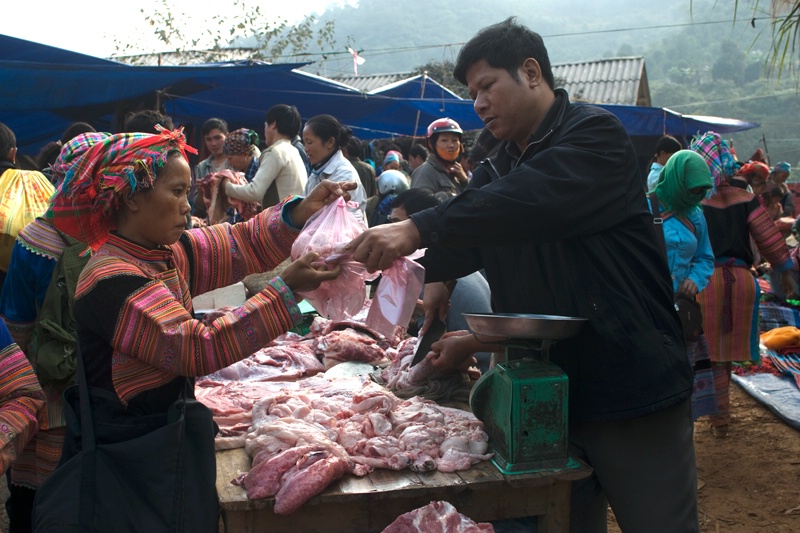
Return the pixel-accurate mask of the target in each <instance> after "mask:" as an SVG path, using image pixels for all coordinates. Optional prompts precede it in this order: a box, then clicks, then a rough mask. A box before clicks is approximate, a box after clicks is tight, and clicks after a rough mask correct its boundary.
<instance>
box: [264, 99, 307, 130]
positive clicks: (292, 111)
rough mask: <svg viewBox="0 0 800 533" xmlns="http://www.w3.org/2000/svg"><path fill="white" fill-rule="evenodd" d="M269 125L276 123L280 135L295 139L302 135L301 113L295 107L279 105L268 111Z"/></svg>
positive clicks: (267, 119)
mask: <svg viewBox="0 0 800 533" xmlns="http://www.w3.org/2000/svg"><path fill="white" fill-rule="evenodd" d="M266 121H267V124H272V123H273V122H274V123H275V127H276V128H277V130H278V133H280V134H281V135H285V136H286V137H289V138H290V139H294V138H295V137H296V136H297V135H298V134H299V133H300V122H301V121H300V111H298V110H297V108H296V107H295V106H293V105H286V104H278V105H274V106H272V107H270V108H269V110H267V118H266Z"/></svg>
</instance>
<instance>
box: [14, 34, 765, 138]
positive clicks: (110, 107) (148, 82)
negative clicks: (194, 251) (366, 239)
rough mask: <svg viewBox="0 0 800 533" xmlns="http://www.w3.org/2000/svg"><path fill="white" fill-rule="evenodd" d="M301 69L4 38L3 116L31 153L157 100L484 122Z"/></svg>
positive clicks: (466, 106) (669, 128)
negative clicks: (111, 53)
mask: <svg viewBox="0 0 800 533" xmlns="http://www.w3.org/2000/svg"><path fill="white" fill-rule="evenodd" d="M302 66H304V64H267V63H261V62H227V63H213V64H203V65H192V66H182V67H142V66H130V65H124V64H121V63H117V62H114V61H107V60H104V59H98V58H94V57H91V56H86V55H83V54H77V53H74V52H69V51H66V50H61V49H59V48H53V47H50V46H45V45H41V44H37V43H32V42H29V41H24V40H22V39H15V38H13V37H8V36H3V35H0V122H3V123H5V124H7V125H8V126H9V127H10V128H11V129H12V130H13V131H14V133H15V134H16V136H17V145H18V146H19V148H20V151H21V152H22V153H28V154H33V153H35V152H36V151H38V149H39V148H40V147H41V146H42V145H44V144H45V143H47V142H48V141H51V140H56V139H58V138H59V137H60V136H61V133H62V132H63V131H64V130H65V129H66V128H67V126H69V124H70V123H72V122H74V121H86V122H90V123H91V124H92V125H94V126H95V127H96V128H97V129H99V130H106V131H116V130H117V128H118V125H119V123H120V122H121V118H122V116H123V115H124V114H125V113H126V112H128V111H130V110H137V109H139V108H142V107H146V108H153V107H154V106H156V105H160V106H163V108H164V110H165V111H166V113H167V114H169V115H170V116H171V117H172V119H173V121H174V122H175V124H176V125H183V126H187V130H188V131H189V132H190V133H191V132H192V131H199V128H200V125H201V124H202V123H203V122H204V121H205V120H206V119H207V118H209V117H220V118H224V119H225V120H226V121H227V122H228V124H229V126H230V127H231V128H233V129H235V128H241V127H248V128H251V129H253V130H255V131H257V132H259V133H261V132H262V131H263V123H264V122H263V121H264V113H265V111H266V110H267V109H268V108H269V107H271V106H272V105H274V104H278V103H287V104H293V105H296V106H297V108H298V109H299V110H300V113H301V115H302V117H303V119H304V120H307V119H309V118H311V117H312V116H314V115H318V114H323V113H328V114H331V115H334V116H335V117H337V118H338V119H339V120H340V121H341V122H342V123H343V124H347V125H348V126H350V127H351V128H352V129H353V131H354V133H355V134H356V135H357V136H359V137H361V138H363V139H369V138H385V137H394V136H401V135H420V134H422V132H424V131H425V128H426V127H427V125H428V124H429V123H430V122H432V121H433V120H435V119H437V118H440V117H443V116H447V117H450V118H452V119H454V120H456V121H457V122H458V123H459V124H460V125H461V127H462V128H464V129H465V130H470V129H479V128H481V127H482V126H483V124H482V123H481V121H480V119H479V118H478V117H477V115H476V114H475V111H474V110H473V108H472V102H471V101H470V100H464V99H461V98H459V97H458V96H456V95H455V94H454V93H452V92H451V91H449V90H447V89H446V88H444V87H442V86H441V85H439V84H438V83H436V82H435V81H433V80H431V79H430V78H429V77H427V76H415V77H413V78H409V79H407V80H403V81H401V82H398V83H394V84H392V85H389V86H386V87H382V88H380V89H377V90H374V91H372V92H370V93H362V92H360V91H358V90H356V89H354V88H352V87H349V86H347V85H344V84H341V83H338V82H335V81H333V80H329V79H326V78H322V77H319V76H315V75H313V74H308V73H306V72H303V71H301V70H299V68H300V67H302ZM423 88H424V89H423ZM602 107H605V108H606V109H608V110H609V111H611V112H612V113H614V114H615V115H617V116H618V117H619V118H620V120H621V121H622V123H623V124H624V125H625V127H626V129H627V130H628V132H629V134H630V135H631V136H637V135H643V136H644V135H648V136H660V135H662V134H664V133H668V134H672V135H678V136H686V135H693V134H695V133H698V132H702V131H706V130H714V131H717V132H720V133H730V132H734V131H741V130H745V129H750V128H754V127H757V126H758V125H757V124H754V123H751V122H743V121H737V120H730V119H720V118H716V117H691V116H684V115H680V114H679V113H675V112H673V111H670V110H667V109H661V108H643V107H634V106H611V105H608V106H602ZM190 142H193V143H194V144H199V139H198V138H197V137H195V138H191V135H190Z"/></svg>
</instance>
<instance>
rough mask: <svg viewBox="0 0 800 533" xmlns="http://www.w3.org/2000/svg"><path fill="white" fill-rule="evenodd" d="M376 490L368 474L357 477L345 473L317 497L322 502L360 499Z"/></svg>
mask: <svg viewBox="0 0 800 533" xmlns="http://www.w3.org/2000/svg"><path fill="white" fill-rule="evenodd" d="M377 490H378V489H377V488H375V484H374V483H373V482H372V480H371V479H370V478H369V476H363V477H357V476H353V475H351V474H345V476H344V477H343V478H342V479H340V480H339V481H337V482H335V483H333V484H331V486H329V487H328V488H327V489H325V490H324V491H323V492H322V493H321V494H320V495H319V497H320V501H321V502H323V503H325V502H347V501H351V500H355V501H360V500H362V499H363V498H364V496H365V495H368V494H372V493H374V492H377Z"/></svg>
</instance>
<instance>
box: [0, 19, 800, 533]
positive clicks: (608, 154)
mask: <svg viewBox="0 0 800 533" xmlns="http://www.w3.org/2000/svg"><path fill="white" fill-rule="evenodd" d="M454 74H455V77H456V79H458V80H459V81H460V82H461V83H463V84H464V85H466V86H467V87H468V89H469V91H470V96H471V97H472V98H473V99H474V101H475V102H474V106H475V111H476V112H477V114H478V115H479V116H480V118H481V119H482V120H483V121H484V123H485V125H486V127H485V130H484V131H483V132H481V134H480V135H479V136H478V138H477V139H476V140H475V143H474V147H473V149H472V150H471V151H468V150H467V149H466V147H465V138H464V137H465V132H464V131H463V130H462V128H461V127H460V126H459V124H458V123H456V122H455V121H454V120H452V119H450V118H448V117H441V118H440V119H437V120H435V121H433V122H432V123H431V124H430V125H429V126H428V128H427V133H426V136H425V138H424V139H415V140H413V141H412V142H411V143H409V144H407V145H405V146H404V147H403V148H401V147H400V146H398V145H397V144H395V143H394V142H393V141H371V142H364V141H362V140H360V139H357V138H356V137H354V136H353V134H352V131H351V130H350V128H348V127H347V126H345V125H343V124H341V123H340V122H339V121H338V120H337V119H336V118H335V117H334V116H332V115H317V116H313V117H310V118H308V119H307V120H305V121H303V120H302V119H301V114H300V111H299V110H298V109H297V108H296V107H294V106H291V105H287V104H276V105H274V106H272V107H270V108H269V109H268V110H266V112H265V121H264V131H263V136H262V135H260V134H259V133H258V132H256V131H253V130H251V129H248V128H238V129H234V130H232V131H231V130H230V129H229V125H228V123H227V122H226V121H225V120H224V119H223V118H220V117H213V118H209V119H208V120H206V121H205V123H204V124H203V125H202V127H201V128H200V129H199V138H198V141H199V143H200V144H201V146H200V152H201V154H202V157H196V155H197V150H196V149H195V148H193V147H191V146H189V144H187V141H186V138H185V137H184V134H183V131H182V129H181V128H177V129H176V128H175V127H174V126H173V124H172V121H171V119H170V118H169V117H168V116H165V115H163V114H161V113H159V112H156V111H146V112H142V113H137V114H134V115H132V116H131V117H129V118H128V120H126V121H125V124H124V127H123V128H122V130H121V131H120V132H118V133H106V132H96V131H94V128H92V127H91V125H89V124H86V123H76V124H75V125H74V126H72V127H71V128H70V129H69V130H67V131H66V132H65V133H64V135H63V136H62V138H61V139H60V140H58V141H54V142H53V143H52V145H48V146H46V147H45V149H43V151H42V152H41V154H40V157H39V158H38V159H37V160H36V161H35V163H33V164H34V165H35V168H36V170H38V171H41V172H33V175H34V176H35V178H31V179H30V182H31V183H35V184H36V185H35V186H36V187H39V188H40V189H42V188H43V190H44V191H45V192H44V193H42V194H46V195H47V199H48V202H47V203H46V205H44V206H43V207H42V208H41V209H40V211H39V212H38V213H37V214H38V216H37V217H36V218H35V219H32V220H29V221H26V224H24V225H23V226H22V227H19V228H18V229H17V232H16V233H15V234H13V235H10V238H11V239H12V240H13V242H14V246H13V250H11V252H10V254H9V258H8V259H7V260H6V261H5V264H0V270H2V272H3V274H4V276H5V279H4V283H3V286H2V293H0V317H2V318H3V323H0V375H1V376H2V378H1V379H2V381H0V418H2V424H0V446H2V448H1V449H0V451H1V452H2V455H0V459H2V462H0V465H2V468H3V470H4V471H6V475H7V478H8V483H9V489H10V494H11V496H10V498H9V501H8V502H7V503H6V507H7V511H8V514H9V518H10V525H11V529H10V531H11V532H12V533H17V532H29V531H32V530H33V529H34V527H33V521H32V520H33V517H34V516H35V513H34V508H35V500H36V493H37V491H38V490H39V489H40V487H42V485H43V484H44V483H45V482H46V480H47V479H48V478H49V477H50V476H52V475H53V473H54V472H55V471H56V470H57V469H58V467H59V465H63V464H65V463H66V462H68V461H69V460H70V459H71V458H73V457H76V456H78V455H79V454H80V453H81V451H82V445H81V440H80V435H79V434H76V433H75V430H74V428H72V427H71V426H70V424H68V423H67V418H68V417H67V413H68V412H69V410H70V409H72V410H73V411H74V412H77V413H79V412H80V406H78V405H76V404H74V403H70V401H68V399H67V397H66V396H64V392H65V390H66V388H67V387H68V386H69V385H70V383H71V382H73V381H74V380H85V383H86V384H87V385H88V386H89V387H91V388H92V389H93V390H99V391H103V393H102V398H103V400H102V401H103V402H107V403H108V405H107V406H106V407H105V408H104V409H102V410H99V412H98V416H99V417H101V418H100V420H101V422H108V423H110V424H119V425H120V427H122V426H125V427H126V428H127V429H126V431H128V432H134V433H135V431H136V429H135V428H136V427H137V423H138V421H139V420H141V418H140V417H147V416H150V415H153V414H165V413H167V412H169V411H170V409H171V406H172V405H173V404H174V403H175V402H176V401H179V400H181V399H185V398H186V397H192V396H193V392H192V388H193V387H192V386H193V379H194V378H195V377H198V376H203V375H207V374H210V373H212V372H215V371H217V370H219V369H221V368H224V367H226V366H228V365H230V364H232V363H234V362H236V361H238V360H240V359H242V358H243V357H246V356H247V355H249V354H250V353H252V352H254V351H256V350H258V349H259V348H260V347H262V346H263V345H265V344H266V343H268V342H269V341H270V340H272V339H273V338H275V337H276V336H278V335H280V334H282V333H284V332H286V331H288V330H289V329H291V328H292V327H294V326H295V325H296V324H297V323H298V322H299V321H300V320H301V315H300V312H299V308H298V301H299V297H297V296H296V293H297V291H307V290H311V289H314V288H316V287H317V286H319V285H320V283H322V282H324V281H326V280H330V279H333V278H335V277H336V276H337V275H338V273H339V270H338V268H337V267H332V268H331V267H328V266H326V265H320V264H319V263H318V262H317V261H316V259H317V256H316V254H314V253H309V254H306V255H305V256H303V257H301V258H299V259H298V260H296V261H293V262H290V263H289V262H287V261H286V260H287V257H288V256H289V252H290V249H291V245H292V242H293V241H294V239H295V237H296V236H297V235H298V233H299V231H300V230H301V229H302V227H303V225H304V224H305V222H306V221H307V220H308V219H309V218H310V217H311V216H312V215H313V214H314V213H316V212H317V211H319V210H320V209H321V208H323V207H324V206H325V205H327V204H329V203H330V202H332V201H335V200H336V199H338V198H339V197H344V198H345V199H347V200H348V201H349V202H350V204H349V205H350V206H351V210H352V213H353V215H354V216H356V217H357V218H360V219H361V220H362V221H363V222H364V224H365V225H366V226H368V227H369V229H367V230H366V231H365V232H364V233H362V234H361V235H360V236H359V237H357V238H356V239H354V240H353V241H352V242H350V243H349V244H348V245H347V246H348V249H349V251H350V252H352V255H353V258H354V259H355V260H356V261H359V262H362V263H364V264H365V265H366V267H367V268H368V269H370V270H372V271H377V270H382V269H385V268H387V267H388V266H389V265H391V264H392V262H393V261H394V260H395V259H397V258H399V257H402V256H406V255H409V254H411V253H412V252H415V251H416V250H418V249H422V248H424V249H426V251H425V254H424V256H422V257H421V258H420V259H419V262H420V263H421V264H422V265H423V266H424V267H425V269H426V274H425V275H426V279H425V281H426V285H425V289H424V291H423V293H422V294H421V295H420V312H419V313H418V315H417V317H416V324H408V325H403V326H406V327H409V328H410V330H412V331H413V330H417V331H419V332H424V331H425V330H426V329H427V327H428V326H429V325H430V324H431V322H432V320H433V319H434V317H437V316H438V318H440V319H442V320H444V321H445V322H446V324H447V329H448V333H447V334H446V335H445V336H444V337H443V338H442V339H441V340H440V341H438V342H436V343H434V345H433V348H432V351H431V352H430V353H429V354H428V358H429V359H430V360H431V363H432V365H433V367H434V368H436V369H437V370H439V371H447V370H453V369H462V368H464V367H465V366H469V365H472V364H474V363H475V358H476V354H477V362H478V365H479V367H480V368H481V370H484V371H485V370H486V369H488V367H489V364H490V362H489V354H488V353H485V350H486V346H485V344H483V343H481V342H478V341H477V339H476V338H475V337H474V336H473V335H469V334H468V333H469V332H468V331H466V330H467V328H466V324H465V323H464V321H463V318H462V317H461V316H460V314H461V312H462V311H472V312H492V311H494V312H506V313H533V314H544V315H561V316H574V317H582V318H587V319H588V321H589V325H588V326H587V327H586V328H585V329H584V330H582V331H581V332H580V333H579V334H578V335H577V336H576V337H575V338H573V339H568V340H565V341H563V342H560V343H558V344H557V345H555V346H554V347H553V348H551V352H550V358H551V360H552V361H553V362H554V363H556V364H558V365H559V366H560V367H561V368H562V369H563V370H564V371H565V373H566V374H567V375H568V377H569V386H570V391H569V409H570V410H569V439H570V453H571V454H572V455H573V456H574V457H576V458H578V459H581V460H582V461H584V462H585V463H587V464H588V465H590V466H591V467H592V469H593V473H592V475H591V476H590V477H589V478H587V479H585V480H581V481H577V482H575V483H574V484H573V493H572V499H571V522H570V523H571V530H572V531H580V532H592V531H605V527H606V525H605V524H606V511H607V508H608V506H609V505H610V506H611V507H612V508H613V510H614V512H615V515H616V517H617V521H618V523H619V524H620V527H621V528H622V529H623V531H634V532H636V531H642V532H644V531H647V532H652V531H670V532H671V531H698V530H699V525H698V517H697V484H696V468H695V458H694V447H693V446H694V445H693V438H692V435H693V431H694V422H695V421H696V420H697V419H698V418H700V417H708V420H709V422H710V428H711V431H712V432H713V434H714V436H716V437H720V438H721V437H724V436H726V435H727V433H728V424H729V420H730V405H729V395H728V390H729V383H730V373H731V368H732V364H733V363H736V362H745V361H752V360H757V359H758V357H759V348H758V306H759V298H760V294H761V292H760V290H761V289H760V287H761V286H762V284H760V283H759V280H758V279H757V278H758V277H762V278H764V277H767V278H769V279H770V281H771V284H772V288H773V289H774V290H775V292H776V293H779V294H780V295H781V297H782V298H789V297H794V296H796V295H797V292H798V291H797V282H796V272H797V271H798V248H796V247H795V248H790V247H789V245H788V244H787V238H788V237H790V236H791V232H792V228H793V227H794V226H795V225H796V224H795V216H796V211H795V206H794V202H793V194H792V192H791V190H789V188H788V186H787V185H786V181H787V178H788V177H789V176H790V173H791V165H790V164H788V163H786V162H779V163H777V164H775V165H774V166H772V167H770V166H769V164H768V161H767V160H766V158H765V157H764V155H763V153H761V152H760V151H756V152H755V153H754V154H753V156H751V158H750V159H749V160H746V161H738V160H737V157H736V154H735V153H734V152H733V151H732V150H731V148H730V147H729V146H728V144H727V142H726V141H725V140H724V139H722V138H721V137H720V136H719V135H718V134H715V133H713V132H708V133H707V134H705V135H699V136H697V137H696V138H694V139H692V140H691V141H690V142H681V141H679V140H678V139H676V138H674V137H670V136H665V137H664V138H662V139H660V140H659V141H658V144H657V145H656V147H655V150H654V154H653V159H652V162H651V163H652V164H651V166H650V168H649V169H646V172H643V171H642V169H641V168H640V167H639V164H638V159H637V155H636V153H635V151H634V148H633V145H632V143H631V141H630V139H629V138H628V135H627V133H626V132H625V130H624V128H623V126H622V124H621V123H620V122H619V120H617V119H616V118H615V117H614V116H613V115H611V114H610V113H608V112H606V111H603V110H601V109H600V108H597V107H593V106H587V105H575V104H573V103H572V102H571V101H570V99H569V95H568V94H567V93H566V92H565V91H564V90H563V89H559V88H557V87H556V85H555V80H554V78H553V74H552V69H551V66H550V62H549V58H548V52H547V49H546V47H545V46H544V43H543V41H542V39H541V37H540V36H539V35H538V34H536V33H535V32H532V31H531V30H529V29H528V28H526V27H524V26H521V25H519V24H518V23H517V22H516V21H515V20H513V19H509V20H506V21H505V22H502V23H499V24H496V25H493V26H489V27H487V28H485V29H483V30H481V32H479V33H478V34H477V35H476V36H475V37H473V39H472V40H470V41H469V42H468V43H467V44H466V45H465V46H464V47H463V48H462V50H461V52H460V53H459V56H458V60H457V62H456V65H455V73H454ZM378 162H379V163H380V164H378ZM17 163H18V162H17V157H16V145H15V140H14V135H13V132H11V131H10V130H8V128H6V127H5V126H4V125H2V124H0V172H2V176H0V182H2V180H6V179H9V178H10V177H11V174H9V175H8V176H7V175H6V174H7V173H9V172H10V171H13V172H12V173H13V174H14V178H15V179H20V178H19V176H18V175H17V171H18V168H17V167H18V164H17ZM39 175H41V176H42V178H39ZM23 177H24V176H23ZM41 179H43V180H44V183H46V184H47V185H50V187H51V188H50V189H47V188H46V187H44V186H42V185H41V184H40V183H41V182H40V181H36V180H41ZM23 181H24V180H23ZM32 186H33V185H32ZM54 191H55V192H54ZM53 192H54V193H53ZM50 195H52V197H50ZM74 240H77V241H78V242H79V243H82V245H83V246H84V248H85V250H86V251H85V254H84V256H85V257H86V258H87V259H88V263H86V266H85V267H84V268H83V270H82V272H81V274H80V278H79V280H78V281H77V285H76V286H75V288H74V295H72V297H73V298H74V304H73V305H71V306H70V312H71V313H72V314H73V315H74V326H75V335H76V337H77V346H79V347H80V349H79V350H78V353H79V354H80V355H79V357H80V360H81V361H82V366H81V367H79V370H78V373H77V374H76V375H75V376H73V377H71V378H70V379H67V380H52V379H51V380H48V379H45V378H44V377H43V376H42V374H41V373H37V374H39V375H38V380H37V379H36V375H37V374H35V373H34V369H35V368H36V365H37V358H36V355H37V349H38V348H37V342H35V341H34V342H32V339H31V337H32V335H33V331H34V328H35V326H36V325H37V323H38V320H39V318H40V312H41V309H42V306H43V301H44V298H45V295H46V293H47V290H48V288H49V286H50V283H51V278H52V276H53V273H54V271H55V269H56V267H57V265H58V264H59V260H60V258H61V257H62V254H63V252H64V250H65V249H66V248H67V247H68V246H70V245H71V244H72V243H73V241H74ZM660 242H663V245H662V244H660ZM89 256H91V257H90V258H89ZM0 259H2V257H0ZM284 262H286V263H285V264H286V267H285V269H283V270H282V271H281V273H280V274H279V275H276V276H275V277H274V278H272V279H271V280H269V282H268V283H267V286H266V287H265V288H264V289H263V290H261V291H260V292H258V293H256V294H251V295H249V299H248V300H247V302H246V303H245V304H244V305H243V306H242V307H241V308H239V309H238V310H237V312H235V313H231V314H227V315H225V316H224V317H222V318H219V319H217V320H214V321H213V322H211V323H205V322H202V321H200V320H197V319H195V318H194V316H193V315H192V307H191V300H192V297H193V296H196V295H198V294H202V293H204V292H207V291H209V290H212V289H215V288H218V287H222V286H226V285H230V284H232V283H235V282H237V281H239V280H241V279H243V278H244V276H246V275H248V274H253V273H259V272H264V271H270V270H272V269H274V268H275V267H276V266H278V265H279V264H281V263H284ZM676 295H681V296H682V297H685V298H689V299H696V300H697V302H698V303H699V305H700V307H701V309H702V315H703V320H704V325H703V333H702V334H701V335H699V336H697V337H693V338H687V337H685V335H684V330H683V329H682V326H681V322H680V319H679V316H678V314H677V312H676V310H675V305H674V301H675V297H676ZM242 347H247V349H242ZM98 394H100V393H98ZM93 401H94V400H93ZM97 401H98V402H100V400H97ZM104 405H105V404H104ZM84 407H85V406H84ZM102 417H107V418H105V419H103V418H102ZM208 444H209V443H207V442H206V443H204V445H203V446H202V451H201V452H199V453H201V454H206V455H207V454H208V453H211V454H212V455H213V446H212V447H211V448H210V451H209V448H208ZM199 471H200V472H201V474H198V476H199V477H198V478H197V481H198V486H197V487H196V491H195V493H194V494H193V497H196V498H197V499H198V500H202V501H204V502H212V503H211V504H209V506H207V507H208V514H205V513H202V514H201V515H199V516H197V517H196V518H197V521H196V523H193V530H194V531H215V530H216V527H217V524H216V522H213V520H210V519H208V518H207V517H208V516H209V515H213V514H214V513H215V512H216V511H215V506H214V504H213V502H214V501H215V498H214V490H215V489H214V480H213V479H210V478H203V477H202V475H204V474H202V473H205V474H207V476H213V470H212V471H209V470H208V469H199ZM212 522H213V523H212Z"/></svg>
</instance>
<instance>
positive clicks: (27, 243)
mask: <svg viewBox="0 0 800 533" xmlns="http://www.w3.org/2000/svg"><path fill="white" fill-rule="evenodd" d="M108 136H109V134H108V133H97V132H91V133H84V134H82V135H78V136H77V137H75V138H73V139H71V140H70V141H68V142H67V143H66V144H65V145H64V147H63V148H62V149H61V152H60V153H59V155H58V158H57V159H56V160H55V162H54V163H53V164H52V165H50V169H49V171H50V176H51V177H52V179H53V182H54V183H55V184H56V186H58V185H60V183H61V182H62V181H63V179H64V176H65V175H66V173H67V170H69V168H70V166H71V165H72V163H73V162H74V161H75V159H77V158H78V157H80V156H81V155H83V153H84V152H86V151H87V150H88V149H89V148H91V147H92V146H94V145H95V144H97V143H98V142H100V141H102V140H103V139H105V138H106V137H108ZM65 240H66V239H65V238H63V237H62V235H60V234H59V232H58V231H57V230H56V229H55V228H54V227H53V226H52V224H50V222H48V221H47V220H46V217H44V216H42V217H38V218H36V219H34V221H33V222H31V223H30V224H28V225H27V226H25V227H24V228H22V230H21V231H20V232H19V235H18V236H17V240H16V242H15V243H14V248H13V249H12V251H11V262H10V263H9V266H8V275H7V276H6V279H5V281H4V282H3V290H2V292H0V317H1V318H2V319H3V320H4V321H5V323H6V326H8V330H9V331H10V333H11V336H12V338H13V339H14V342H16V344H17V345H18V346H19V348H20V350H22V352H23V353H25V355H26V356H27V357H28V358H29V359H30V360H31V361H37V346H35V345H36V344H37V343H36V342H33V343H32V342H31V336H32V333H33V331H34V326H35V325H36V321H37V319H38V316H39V310H40V309H41V308H42V305H43V303H44V299H45V295H46V294H47V289H48V287H49V286H50V280H51V278H52V276H53V270H54V269H55V267H56V263H57V262H58V259H59V258H60V257H61V254H62V252H63V251H64V248H65V247H66V244H67V243H66V242H65ZM39 382H40V384H41V386H42V389H43V390H44V393H45V399H46V400H47V401H46V403H45V405H44V409H43V411H42V417H41V421H40V424H39V432H38V433H37V434H36V436H35V437H34V438H33V439H32V440H31V441H30V443H29V444H28V445H27V446H26V447H25V449H24V450H22V452H21V453H20V454H19V455H18V456H17V460H16V461H15V462H14V465H13V466H12V467H11V473H10V480H9V481H10V483H9V487H8V489H9V494H10V497H9V499H10V502H11V505H10V507H9V508H8V519H9V531H10V532H12V533H13V532H17V531H31V513H32V510H33V499H34V496H35V495H36V489H38V488H39V486H41V484H42V483H43V482H44V480H45V479H47V477H48V476H50V474H52V473H53V471H54V470H55V468H56V465H58V461H59V459H60V458H61V447H62V446H63V444H64V431H65V425H66V419H65V418H64V407H63V403H62V398H61V395H62V394H63V392H64V389H65V388H66V386H67V385H69V380H68V381H50V380H48V379H45V378H44V376H42V375H39Z"/></svg>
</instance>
